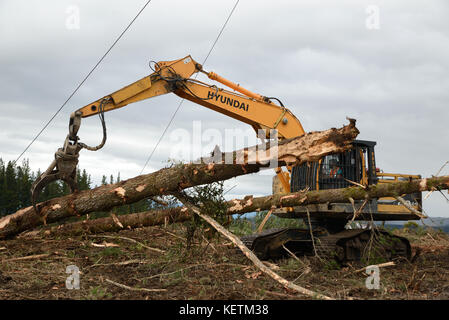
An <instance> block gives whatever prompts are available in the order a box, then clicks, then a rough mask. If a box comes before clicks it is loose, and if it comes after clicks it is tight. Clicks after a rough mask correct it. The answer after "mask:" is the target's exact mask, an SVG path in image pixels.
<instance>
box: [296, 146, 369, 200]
mask: <svg viewBox="0 0 449 320" xmlns="http://www.w3.org/2000/svg"><path fill="white" fill-rule="evenodd" d="M375 145H376V142H373V141H363V140H355V141H354V142H353V148H351V149H350V150H348V151H346V152H344V153H339V154H330V155H327V156H325V157H324V158H322V159H321V160H319V161H317V162H312V163H305V164H302V165H299V166H295V167H293V168H292V171H291V182H290V186H291V187H290V191H291V192H296V191H299V190H304V189H306V188H308V189H309V190H325V189H339V188H347V187H350V186H353V185H354V182H356V183H359V184H362V185H367V184H375V183H376V182H377V178H376V166H375V159H374V146H375Z"/></svg>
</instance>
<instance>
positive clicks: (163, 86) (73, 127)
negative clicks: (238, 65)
mask: <svg viewBox="0 0 449 320" xmlns="http://www.w3.org/2000/svg"><path fill="white" fill-rule="evenodd" d="M197 72H202V73H205V74H206V75H207V76H208V77H209V78H210V79H212V80H215V81H217V82H220V83H222V84H224V85H226V86H228V87H229V88H231V89H234V90H236V91H238V92H240V93H235V92H231V91H228V90H225V89H223V88H219V87H217V86H216V85H209V84H206V83H203V82H201V81H198V80H195V79H193V78H192V75H194V74H195V73H197ZM167 93H175V94H176V95H178V96H180V97H182V98H184V99H187V100H190V101H192V102H195V103H197V104H200V105H202V106H205V107H207V108H209V109H212V110H214V111H217V112H220V113H222V114H225V115H227V116H229V117H231V118H234V119H236V120H239V121H242V122H245V123H247V124H249V125H251V126H252V127H253V128H254V130H256V132H258V131H259V130H263V132H264V137H265V138H270V129H276V130H277V132H278V137H279V138H280V139H284V138H293V137H297V136H301V135H303V134H304V129H303V127H302V125H301V123H300V122H299V120H298V119H297V118H296V117H295V116H294V115H293V113H292V112H291V111H290V110H288V109H287V108H285V107H284V106H283V105H282V104H281V105H280V106H279V105H277V104H274V103H273V102H272V101H271V99H274V98H267V97H265V96H262V95H259V94H257V93H253V92H251V91H249V90H247V89H245V88H243V87H241V86H240V85H238V84H235V83H233V82H231V81H229V80H227V79H225V78H223V77H221V76H219V75H218V74H216V73H214V72H205V71H204V70H203V68H202V66H201V65H200V64H199V63H197V62H196V61H195V60H193V59H192V57H191V56H186V57H184V58H182V59H178V60H173V61H161V62H158V63H155V68H154V72H153V73H152V74H150V75H149V76H146V77H144V78H142V79H140V80H137V81H135V82H133V83H131V84H129V85H127V86H125V87H124V88H122V89H120V90H117V91H115V92H113V93H111V94H109V95H107V96H104V97H102V98H100V99H98V100H96V101H94V102H92V103H89V104H88V105H86V106H84V107H82V108H80V109H78V110H76V111H75V112H73V113H72V114H71V116H70V122H69V134H68V135H67V137H66V140H65V142H64V147H63V148H60V149H58V151H57V152H56V153H55V160H54V161H53V162H52V163H51V165H50V166H49V167H48V169H47V170H46V171H45V172H44V173H43V174H42V175H41V176H40V177H38V178H37V179H36V181H35V183H34V184H33V186H32V203H33V206H34V207H35V209H36V211H39V210H38V208H36V202H37V199H38V196H39V193H40V192H41V190H42V189H43V188H44V187H45V186H46V185H47V184H48V183H50V182H53V181H56V180H63V181H65V182H66V183H67V184H69V186H70V188H71V190H72V192H75V191H77V189H78V188H77V185H76V179H75V177H76V166H77V164H78V155H79V151H80V150H81V149H83V148H84V149H88V150H91V151H96V150H98V149H100V148H101V147H103V145H104V144H105V142H106V125H105V122H104V113H105V112H108V111H112V110H116V109H118V108H122V107H125V106H127V105H129V104H131V103H135V102H138V101H141V100H146V99H149V98H152V97H156V96H160V95H163V94H167ZM93 115H99V116H100V119H101V120H102V125H103V141H102V143H101V144H100V145H98V146H96V147H89V146H87V145H86V144H84V143H82V142H80V141H79V137H78V135H77V133H78V130H79V128H80V125H81V119H82V118H86V117H90V116H93ZM277 172H278V175H279V177H280V181H281V182H282V184H283V187H284V190H285V191H286V192H288V191H289V188H290V185H289V183H288V179H287V178H286V176H285V173H283V172H282V170H281V169H280V168H278V169H277Z"/></svg>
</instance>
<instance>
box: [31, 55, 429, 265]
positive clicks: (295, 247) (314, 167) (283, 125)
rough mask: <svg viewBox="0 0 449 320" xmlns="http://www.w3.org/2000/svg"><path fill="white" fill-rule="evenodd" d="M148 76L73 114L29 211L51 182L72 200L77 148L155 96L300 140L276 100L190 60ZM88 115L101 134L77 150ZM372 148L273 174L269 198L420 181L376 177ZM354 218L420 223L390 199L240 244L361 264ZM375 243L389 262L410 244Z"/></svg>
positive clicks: (290, 212)
mask: <svg viewBox="0 0 449 320" xmlns="http://www.w3.org/2000/svg"><path fill="white" fill-rule="evenodd" d="M153 71H154V72H153V73H152V74H150V75H149V76H146V77H144V78H142V79H140V80H138V81H136V82H134V83H131V84H130V85H128V86H126V87H124V88H122V89H120V90H118V91H116V92H114V93H111V94H109V95H107V96H105V97H103V98H101V99H98V100H97V101H94V102H92V103H89V104H88V105H86V106H84V107H82V108H80V109H78V110H77V111H75V112H73V113H72V114H71V116H70V122H69V134H68V135H67V137H66V139H65V142H64V146H63V147H62V148H60V149H58V151H57V152H56V153H55V159H54V161H53V162H52V163H51V165H50V166H49V167H48V169H47V170H46V171H45V172H44V173H42V175H41V176H39V177H38V178H37V179H36V181H35V183H34V184H33V186H32V190H31V191H32V203H33V206H34V207H35V209H36V201H37V198H38V196H39V193H40V192H41V190H42V189H43V188H44V187H45V186H46V185H48V184H49V183H50V182H52V181H55V180H63V181H65V182H66V183H67V184H68V185H69V186H70V188H71V190H72V192H74V191H76V190H77V184H76V166H77V164H78V156H79V151H80V150H81V149H83V148H85V149H88V150H94V151H95V150H98V149H100V148H101V147H103V145H104V144H105V142H106V126H105V122H104V112H108V111H112V110H115V109H118V108H121V107H124V106H126V105H128V104H131V103H134V102H138V101H141V100H145V99H148V98H152V97H155V96H159V95H163V94H167V93H174V94H176V95H178V96H180V97H182V98H184V99H187V100H190V101H192V102H195V103H197V104H200V105H202V106H204V107H207V108H209V109H212V110H214V111H217V112H220V113H222V114H225V115H227V116H229V117H231V118H234V119H237V120H239V121H242V122H245V123H247V124H249V125H251V126H252V127H253V128H254V130H255V131H256V132H257V133H260V132H263V134H264V136H262V137H261V136H260V135H259V137H260V138H265V139H270V138H273V137H270V132H273V131H272V129H275V130H277V136H276V139H280V140H282V139H289V138H293V137H297V136H301V135H303V134H304V133H305V132H304V129H303V127H302V125H301V122H300V121H299V120H298V118H296V116H295V115H294V114H293V113H292V112H291V111H290V110H289V109H287V108H286V107H285V106H284V105H283V104H282V102H281V101H280V100H279V99H277V98H275V97H266V96H262V95H260V94H257V93H253V92H251V91H249V90H247V89H245V88H243V87H241V86H240V85H239V84H236V83H233V82H231V81H229V80H227V79H225V78H223V77H221V76H219V75H218V74H216V73H214V72H206V71H205V70H203V67H202V66H201V65H200V64H199V63H197V62H195V60H193V59H192V57H191V56H187V57H185V58H182V59H178V60H173V61H160V62H157V63H154V68H153ZM198 72H201V73H204V74H206V75H207V77H208V78H209V79H211V80H214V81H216V82H219V83H221V84H223V85H225V86H227V87H228V88H230V89H232V90H234V92H233V91H229V90H226V89H223V88H219V87H218V86H216V85H215V84H214V85H211V84H207V83H204V82H201V81H198V80H196V79H194V78H192V75H194V74H196V73H198ZM235 91H236V92H235ZM93 115H99V117H100V119H101V122H102V126H103V140H102V142H101V143H100V145H98V146H96V147H91V146H88V145H86V144H84V143H82V142H80V141H79V137H78V136H77V133H78V130H79V128H80V125H81V119H82V118H86V117H90V116H93ZM261 130H262V131H261ZM375 145H376V142H373V141H364V140H355V141H354V142H353V147H352V148H351V149H350V150H349V151H346V152H344V153H339V154H331V155H328V156H326V157H324V158H322V159H321V160H319V161H317V162H313V163H307V164H303V165H299V166H292V167H287V168H286V170H283V169H282V168H277V169H276V170H275V171H276V176H274V177H273V193H279V192H281V193H288V192H295V191H299V190H303V189H309V190H323V189H337V188H345V187H349V186H351V185H353V184H354V183H356V184H360V185H369V184H377V183H391V182H394V181H400V180H410V179H419V178H420V176H419V175H404V174H391V173H381V172H380V170H379V169H378V168H377V167H376V162H375V152H374V146H375ZM403 196H404V199H405V200H406V201H407V202H408V206H409V207H413V208H414V209H415V210H418V211H421V193H416V194H408V195H403ZM354 210H357V212H358V213H359V215H358V217H357V219H358V220H377V221H386V220H414V219H418V217H417V216H416V215H415V214H413V213H412V212H411V210H410V209H409V208H407V206H404V205H403V204H401V203H398V202H397V201H396V199H394V198H381V199H374V200H370V201H369V202H367V201H359V202H355V203H354V204H346V203H326V204H317V205H308V206H300V207H291V208H279V209H276V210H275V211H274V214H275V215H277V216H279V217H283V218H303V219H304V218H305V217H308V225H310V227H311V228H309V229H307V230H305V229H281V230H267V231H265V232H262V233H259V234H256V235H252V236H248V237H246V238H243V240H244V241H245V242H246V244H247V245H248V246H249V247H250V248H251V249H252V250H254V251H255V252H256V254H258V255H259V256H260V257H261V258H277V257H280V256H282V255H283V254H285V252H286V250H285V248H287V249H289V250H290V251H292V252H294V253H295V254H298V255H304V254H314V253H315V254H316V253H317V252H316V250H317V249H316V248H317V247H318V248H320V250H321V252H323V253H325V254H331V255H333V256H335V257H336V258H338V259H339V260H341V261H352V260H360V259H361V257H362V255H363V251H364V248H365V247H366V246H367V245H368V243H369V241H372V232H371V231H370V230H367V229H361V228H358V229H347V228H345V225H346V224H347V222H348V221H349V220H350V219H351V218H352V217H353V214H354ZM36 211H37V209H36ZM380 237H383V238H384V239H383V242H389V243H390V246H389V247H385V246H384V247H382V250H383V251H384V252H383V254H384V255H388V258H390V257H393V256H396V255H401V256H406V257H410V244H409V243H408V241H407V239H405V238H401V237H397V236H392V235H389V234H388V233H386V232H381V234H380ZM385 239H386V240H387V241H385ZM316 240H318V241H316ZM315 242H318V243H315ZM312 250H314V251H315V252H314V251H312Z"/></svg>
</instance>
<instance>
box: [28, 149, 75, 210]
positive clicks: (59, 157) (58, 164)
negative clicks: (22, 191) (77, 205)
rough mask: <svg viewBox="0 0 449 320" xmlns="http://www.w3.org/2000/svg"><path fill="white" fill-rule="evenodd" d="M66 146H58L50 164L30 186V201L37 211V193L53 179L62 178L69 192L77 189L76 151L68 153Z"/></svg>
mask: <svg viewBox="0 0 449 320" xmlns="http://www.w3.org/2000/svg"><path fill="white" fill-rule="evenodd" d="M64 150H67V148H64V149H63V148H60V149H58V151H56V153H55V160H53V162H52V163H51V164H50V166H49V167H48V169H47V170H46V171H45V172H44V173H42V174H41V175H40V176H39V177H38V178H37V179H36V181H35V182H34V183H33V185H32V186H31V203H32V204H33V208H34V210H35V211H36V212H37V213H39V210H38V208H37V206H36V203H37V199H38V198H39V195H40V193H41V191H42V189H44V188H45V187H46V186H47V185H48V184H50V183H51V182H53V181H57V180H62V181H64V182H66V183H67V185H68V186H69V187H70V190H71V192H76V191H77V190H78V184H77V183H76V166H77V164H78V151H79V150H76V152H75V153H74V154H68V153H67V152H66V151H64Z"/></svg>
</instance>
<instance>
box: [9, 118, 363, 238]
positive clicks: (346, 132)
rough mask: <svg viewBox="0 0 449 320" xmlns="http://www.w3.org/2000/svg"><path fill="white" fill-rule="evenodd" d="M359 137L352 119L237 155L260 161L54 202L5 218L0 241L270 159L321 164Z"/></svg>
mask: <svg viewBox="0 0 449 320" xmlns="http://www.w3.org/2000/svg"><path fill="white" fill-rule="evenodd" d="M358 133H359V131H358V130H357V128H356V127H355V120H352V119H350V124H349V125H346V126H344V127H342V128H340V129H335V128H332V129H329V130H325V131H319V132H310V133H308V134H305V135H303V136H301V137H296V138H293V139H288V140H284V141H283V142H282V143H279V145H278V146H268V147H267V146H265V145H260V146H259V147H258V148H255V147H254V148H249V149H246V150H241V151H238V152H236V153H240V154H244V155H246V158H245V157H244V158H245V159H252V160H254V163H248V162H245V163H244V164H224V163H199V164H195V163H190V164H181V165H175V166H173V167H170V168H164V169H161V170H159V171H157V172H154V173H150V174H146V175H141V176H137V177H135V178H132V179H128V180H124V181H121V182H119V183H116V184H111V185H106V186H101V187H98V188H95V189H92V190H85V191H81V192H78V193H74V194H71V195H68V196H65V197H60V198H56V199H52V200H49V201H46V202H43V203H40V204H38V205H37V207H38V209H39V211H40V214H38V213H36V212H35V211H34V209H33V207H28V208H24V209H21V210H19V211H17V212H16V213H14V214H11V215H8V216H6V217H3V218H2V219H0V238H7V237H11V236H14V235H16V234H18V233H20V232H23V231H25V230H29V229H32V228H35V227H37V226H39V225H42V224H43V223H44V221H47V222H55V221H58V220H61V219H63V218H66V217H69V216H74V215H84V214H87V213H90V212H94V211H108V210H110V209H112V208H114V207H116V206H120V205H123V204H129V203H134V202H137V201H139V200H142V199H145V198H148V197H152V196H156V195H163V194H167V193H169V192H173V191H180V190H183V189H185V188H189V187H193V186H196V185H202V184H208V183H212V182H216V181H222V180H226V179H230V178H233V177H237V176H240V175H244V174H249V173H255V172H258V171H259V170H260V169H261V168H264V167H268V166H269V165H270V162H271V161H270V159H271V158H270V157H276V158H277V159H279V163H278V164H279V166H282V165H285V164H290V165H292V164H301V163H304V162H306V161H311V160H316V159H319V158H321V157H323V156H325V155H327V154H330V153H334V152H342V151H345V150H347V149H349V148H350V146H351V142H352V141H353V140H354V138H355V137H356V136H357V135H358ZM257 150H262V151H261V152H258V151H257ZM266 150H268V151H266ZM270 150H271V152H270ZM225 159H226V158H225ZM43 217H44V219H43Z"/></svg>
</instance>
